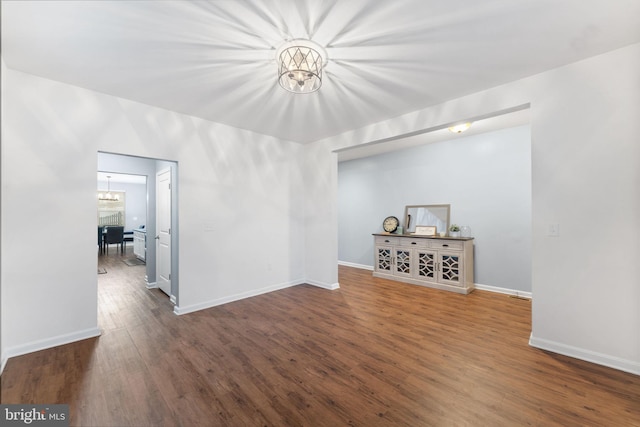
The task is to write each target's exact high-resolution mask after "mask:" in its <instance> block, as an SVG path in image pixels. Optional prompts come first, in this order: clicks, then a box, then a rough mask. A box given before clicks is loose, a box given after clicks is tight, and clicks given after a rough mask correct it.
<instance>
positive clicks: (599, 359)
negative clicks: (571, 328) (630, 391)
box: [529, 333, 640, 375]
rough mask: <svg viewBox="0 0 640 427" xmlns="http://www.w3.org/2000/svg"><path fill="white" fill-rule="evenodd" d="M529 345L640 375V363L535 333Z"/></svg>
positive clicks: (530, 338)
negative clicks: (535, 335) (540, 336)
mask: <svg viewBox="0 0 640 427" xmlns="http://www.w3.org/2000/svg"><path fill="white" fill-rule="evenodd" d="M529 345H530V346H532V347H536V348H539V349H541V350H547V351H551V352H553V353H558V354H562V355H564V356H569V357H573V358H575V359H580V360H585V361H587V362H591V363H595V364H598V365H603V366H608V367H609V368H613V369H618V370H620V371H624V372H629V373H631V374H635V375H640V363H638V362H634V361H632V360H626V359H621V358H619V357H615V356H611V355H608V354H603V353H598V352H595V351H591V350H585V349H583V348H579V347H573V346H570V345H566V344H562V343H559V342H555V341H550V340H545V339H543V338H536V337H534V336H533V333H532V334H531V336H530V337H529Z"/></svg>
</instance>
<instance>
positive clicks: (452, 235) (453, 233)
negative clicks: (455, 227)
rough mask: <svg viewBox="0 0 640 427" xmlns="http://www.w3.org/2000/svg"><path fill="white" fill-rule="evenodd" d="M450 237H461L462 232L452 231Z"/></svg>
mask: <svg viewBox="0 0 640 427" xmlns="http://www.w3.org/2000/svg"><path fill="white" fill-rule="evenodd" d="M449 237H460V232H459V231H450V232H449Z"/></svg>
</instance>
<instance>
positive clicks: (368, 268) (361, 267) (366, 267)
mask: <svg viewBox="0 0 640 427" xmlns="http://www.w3.org/2000/svg"><path fill="white" fill-rule="evenodd" d="M338 265H344V266H345V267H353V268H359V269H361V270H369V271H373V266H372V265H364V264H356V263H355V262H347V261H338Z"/></svg>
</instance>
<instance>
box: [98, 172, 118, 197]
mask: <svg viewBox="0 0 640 427" xmlns="http://www.w3.org/2000/svg"><path fill="white" fill-rule="evenodd" d="M98 199H99V200H105V201H107V202H117V201H118V200H120V195H118V194H111V175H107V194H102V193H99V194H98Z"/></svg>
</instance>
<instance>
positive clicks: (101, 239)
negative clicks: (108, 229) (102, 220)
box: [98, 225, 104, 253]
mask: <svg viewBox="0 0 640 427" xmlns="http://www.w3.org/2000/svg"><path fill="white" fill-rule="evenodd" d="M103 234H104V226H102V225H99V226H98V250H99V253H102V252H103V251H104V236H103Z"/></svg>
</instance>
